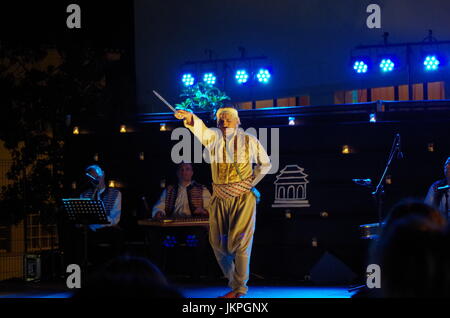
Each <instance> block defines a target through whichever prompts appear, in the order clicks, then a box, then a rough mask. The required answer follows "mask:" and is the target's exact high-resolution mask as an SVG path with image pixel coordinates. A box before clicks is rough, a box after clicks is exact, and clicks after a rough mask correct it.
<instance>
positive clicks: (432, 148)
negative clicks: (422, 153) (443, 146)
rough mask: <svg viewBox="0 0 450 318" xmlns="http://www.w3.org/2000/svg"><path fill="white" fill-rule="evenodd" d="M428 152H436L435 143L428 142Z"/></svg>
mask: <svg viewBox="0 0 450 318" xmlns="http://www.w3.org/2000/svg"><path fill="white" fill-rule="evenodd" d="M428 152H434V143H432V142H431V143H429V144H428Z"/></svg>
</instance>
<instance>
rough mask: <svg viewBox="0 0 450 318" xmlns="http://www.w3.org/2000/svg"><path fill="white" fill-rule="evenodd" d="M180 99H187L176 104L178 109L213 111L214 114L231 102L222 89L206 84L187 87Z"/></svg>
mask: <svg viewBox="0 0 450 318" xmlns="http://www.w3.org/2000/svg"><path fill="white" fill-rule="evenodd" d="M180 97H185V100H184V101H182V102H181V103H180V104H176V105H175V106H176V107H177V108H179V109H185V110H191V111H211V112H212V114H215V112H216V110H217V109H218V108H220V107H222V106H223V105H224V104H225V102H226V101H227V100H230V98H229V97H228V96H227V95H226V94H225V93H224V92H222V91H221V90H220V89H218V88H217V87H214V86H212V85H209V84H206V83H197V84H195V85H193V86H189V87H186V88H185V89H183V91H182V93H181V94H180Z"/></svg>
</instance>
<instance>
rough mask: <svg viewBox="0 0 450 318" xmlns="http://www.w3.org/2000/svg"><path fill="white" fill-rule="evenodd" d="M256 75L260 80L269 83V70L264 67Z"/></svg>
mask: <svg viewBox="0 0 450 318" xmlns="http://www.w3.org/2000/svg"><path fill="white" fill-rule="evenodd" d="M256 77H257V78H258V81H259V82H260V83H264V84H267V83H268V82H269V80H270V77H271V75H270V72H269V70H267V69H264V68H262V69H260V70H259V72H258V74H256Z"/></svg>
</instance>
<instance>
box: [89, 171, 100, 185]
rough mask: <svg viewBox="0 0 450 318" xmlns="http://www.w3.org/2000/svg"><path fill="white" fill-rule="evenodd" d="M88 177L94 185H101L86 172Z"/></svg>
mask: <svg viewBox="0 0 450 318" xmlns="http://www.w3.org/2000/svg"><path fill="white" fill-rule="evenodd" d="M86 177H88V178H89V181H90V182H92V183H93V184H94V185H98V184H99V182H98V180H97V179H95V178H94V177H93V176H92V175H91V174H89V173H87V172H86Z"/></svg>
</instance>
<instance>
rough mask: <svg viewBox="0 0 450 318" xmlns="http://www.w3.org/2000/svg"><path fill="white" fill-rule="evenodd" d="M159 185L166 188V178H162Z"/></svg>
mask: <svg viewBox="0 0 450 318" xmlns="http://www.w3.org/2000/svg"><path fill="white" fill-rule="evenodd" d="M159 185H160V187H161V188H163V189H164V188H165V187H166V179H161V181H160V182H159Z"/></svg>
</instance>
